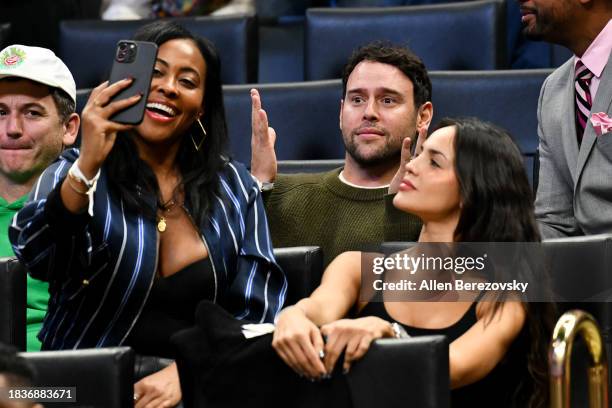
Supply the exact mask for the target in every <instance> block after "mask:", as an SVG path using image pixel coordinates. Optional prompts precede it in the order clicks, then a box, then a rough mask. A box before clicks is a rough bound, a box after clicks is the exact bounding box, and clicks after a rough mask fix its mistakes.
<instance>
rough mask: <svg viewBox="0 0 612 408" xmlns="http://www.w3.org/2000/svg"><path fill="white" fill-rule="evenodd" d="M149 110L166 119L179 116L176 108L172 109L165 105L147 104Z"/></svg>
mask: <svg viewBox="0 0 612 408" xmlns="http://www.w3.org/2000/svg"><path fill="white" fill-rule="evenodd" d="M147 110H148V111H149V112H152V113H154V114H156V115H160V116H163V117H165V118H173V117H175V116H176V114H177V113H176V110H174V108H172V107H171V106H168V105H164V104H163V103H158V102H149V103H147Z"/></svg>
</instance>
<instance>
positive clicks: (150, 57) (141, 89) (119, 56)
mask: <svg viewBox="0 0 612 408" xmlns="http://www.w3.org/2000/svg"><path fill="white" fill-rule="evenodd" d="M156 58H157V45H156V44H155V43H152V42H146V41H131V40H121V41H119V42H118V43H117V49H116V51H115V61H114V63H113V68H112V69H111V74H110V83H111V84H113V83H115V82H117V81H121V80H122V79H126V78H130V77H131V78H133V79H134V81H133V82H132V84H131V85H130V86H129V87H128V88H125V89H123V90H122V91H121V92H119V93H118V94H116V95H115V96H114V97H113V99H112V100H113V101H116V100H120V99H126V98H129V97H131V96H134V95H137V94H142V98H141V99H140V100H139V101H138V103H137V104H135V105H132V106H130V107H128V108H126V109H124V110H122V111H120V112H117V113H116V114H115V115H113V116H112V117H111V118H110V119H111V120H112V121H114V122H119V123H124V124H127V125H137V124H139V123H140V122H142V118H143V116H144V111H145V107H146V105H147V99H148V96H149V88H150V87H151V76H152V75H153V68H154V67H155V59H156Z"/></svg>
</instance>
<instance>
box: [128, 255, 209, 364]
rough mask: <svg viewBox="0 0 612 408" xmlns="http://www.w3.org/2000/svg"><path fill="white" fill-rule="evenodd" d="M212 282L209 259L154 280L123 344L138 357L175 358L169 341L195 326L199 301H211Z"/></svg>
mask: <svg viewBox="0 0 612 408" xmlns="http://www.w3.org/2000/svg"><path fill="white" fill-rule="evenodd" d="M214 279H215V277H214V273H213V270H212V264H211V262H210V258H209V257H207V258H204V259H201V260H199V261H196V262H194V263H192V264H191V265H188V266H186V267H185V268H183V269H181V270H180V271H178V272H176V273H175V274H172V275H170V276H168V277H165V278H163V277H158V278H155V281H154V282H153V286H152V287H151V292H150V293H149V297H148V298H147V301H146V303H145V305H144V308H143V310H142V313H141V314H140V317H139V318H138V320H137V321H136V324H135V325H134V327H133V328H132V331H131V332H130V334H129V336H128V337H127V339H126V341H125V343H124V344H125V345H126V346H130V347H132V348H133V349H134V351H135V352H136V353H138V354H144V355H151V356H158V357H166V358H175V355H174V351H173V346H172V345H171V344H170V337H171V336H172V335H173V334H175V333H176V332H178V331H179V330H183V329H187V328H189V327H191V326H193V325H194V324H195V311H196V307H197V305H198V303H200V301H202V300H211V301H212V300H213V299H214V294H215V293H214V290H215V289H214V288H215V282H214Z"/></svg>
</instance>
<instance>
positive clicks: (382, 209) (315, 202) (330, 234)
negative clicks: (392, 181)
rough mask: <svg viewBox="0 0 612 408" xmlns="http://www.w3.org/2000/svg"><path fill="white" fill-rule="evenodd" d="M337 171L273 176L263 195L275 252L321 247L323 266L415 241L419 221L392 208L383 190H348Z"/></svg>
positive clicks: (391, 198)
mask: <svg viewBox="0 0 612 408" xmlns="http://www.w3.org/2000/svg"><path fill="white" fill-rule="evenodd" d="M341 170H342V169H341V168H339V169H335V170H332V171H329V172H326V173H310V174H285V175H278V177H277V178H276V180H275V182H274V189H273V190H272V191H270V192H268V193H264V203H265V206H266V212H267V215H268V223H269V226H270V231H271V234H272V243H273V244H274V247H276V248H280V247H290V246H301V245H317V246H320V247H321V248H322V249H323V255H324V262H325V266H327V265H328V264H329V263H330V262H331V261H332V260H333V259H334V258H335V257H336V256H337V255H339V254H341V253H342V252H345V251H352V250H359V251H370V250H378V247H379V245H380V244H381V243H382V242H386V241H416V240H417V239H418V237H419V232H420V231H421V222H420V220H419V219H418V218H417V217H415V216H413V215H411V214H407V213H405V212H402V211H399V210H397V209H396V208H395V207H393V203H392V201H393V195H389V194H387V188H376V189H365V188H357V187H351V186H349V185H347V184H345V183H343V182H342V181H340V179H339V177H338V176H339V174H340V171H341Z"/></svg>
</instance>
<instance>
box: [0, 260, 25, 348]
mask: <svg viewBox="0 0 612 408" xmlns="http://www.w3.org/2000/svg"><path fill="white" fill-rule="evenodd" d="M26 293H27V292H26V270H25V268H24V267H23V266H22V265H21V264H20V263H19V261H17V259H16V258H0V343H5V344H10V345H12V346H14V347H16V348H17V349H19V350H25V349H26Z"/></svg>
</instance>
